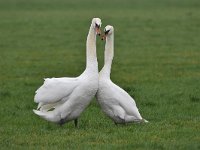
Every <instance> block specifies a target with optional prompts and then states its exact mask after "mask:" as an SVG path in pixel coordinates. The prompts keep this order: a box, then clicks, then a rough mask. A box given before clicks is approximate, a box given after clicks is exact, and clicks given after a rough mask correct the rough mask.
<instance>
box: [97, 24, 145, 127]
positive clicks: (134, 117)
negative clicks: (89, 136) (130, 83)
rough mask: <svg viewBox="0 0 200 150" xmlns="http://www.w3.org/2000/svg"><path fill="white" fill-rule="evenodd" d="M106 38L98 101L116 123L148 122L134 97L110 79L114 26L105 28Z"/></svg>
mask: <svg viewBox="0 0 200 150" xmlns="http://www.w3.org/2000/svg"><path fill="white" fill-rule="evenodd" d="M104 32H105V35H104V36H103V37H102V40H103V39H105V38H106V44H105V52H104V57H105V58H104V67H103V68H102V70H101V71H100V73H99V88H98V91H97V95H96V96H97V101H98V103H99V104H100V106H101V108H102V110H103V112H104V113H105V114H106V115H107V116H109V117H110V118H111V119H112V120H113V121H114V122H115V124H118V123H122V124H125V123H129V122H133V121H135V122H148V121H146V120H145V119H143V118H142V117H141V115H140V113H139V111H138V108H137V106H136V104H135V101H134V99H133V98H132V97H131V96H130V95H129V94H128V93H127V92H126V91H124V90H123V89H122V88H120V87H119V86H117V85H116V84H114V83H113V82H112V81H111V80H110V71H111V65H112V59H113V56H114V28H113V27H112V26H110V25H108V26H106V27H105V29H104Z"/></svg>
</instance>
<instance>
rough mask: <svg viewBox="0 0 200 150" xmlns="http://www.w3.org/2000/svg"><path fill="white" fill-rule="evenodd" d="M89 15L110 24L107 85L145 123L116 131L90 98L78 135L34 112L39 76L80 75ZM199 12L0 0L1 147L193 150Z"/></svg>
mask: <svg viewBox="0 0 200 150" xmlns="http://www.w3.org/2000/svg"><path fill="white" fill-rule="evenodd" d="M96 16H97V17H100V18H101V19H102V22H103V27H104V26H106V25H107V24H111V25H113V26H114V27H115V58H114V61H113V67H112V75H111V77H112V80H113V81H114V82H115V83H117V84H118V85H120V86H121V87H122V88H124V89H125V90H126V91H127V92H128V93H129V94H130V95H132V96H133V97H134V98H135V100H136V102H137V105H138V107H139V109H140V112H141V114H142V116H143V117H144V118H146V119H147V120H149V121H150V123H149V124H130V125H127V126H122V125H119V126H115V125H114V123H113V122H112V121H111V120H109V119H108V118H107V117H106V116H105V115H104V114H103V113H102V112H101V110H100V108H99V107H98V104H97V103H96V101H95V100H93V101H92V103H91V105H90V107H88V108H87V109H86V111H85V112H84V113H83V114H82V116H81V118H80V127H79V129H75V128H74V126H73V123H72V122H70V123H68V124H65V125H64V126H63V127H60V126H58V125H55V124H53V123H48V122H47V121H45V120H42V119H41V118H39V117H37V116H36V115H34V114H33V112H32V109H33V108H36V104H35V103H34V102H33V97H34V92H35V90H36V89H37V88H38V87H39V86H40V85H41V84H42V83H43V78H45V77H63V76H78V75H79V74H80V73H82V71H83V70H84V68H85V41H86V36H87V32H88V29H89V25H90V21H91V19H92V18H93V17H96ZM199 16H200V2H199V0H190V1H189V0H151V1H150V0H140V1H139V0H138V1H137V0H123V1H121V0H115V1H107V0H99V1H92V0H85V1H84V2H83V1H81V0H71V1H68V0H60V1H56V0H52V1H49V0H29V1H27V0H0V114H1V117H0V149H20V150H21V149H67V148H68V149H192V150H194V149H200V118H199V115H200V87H199V86H200V42H199V41H200V28H199V27H200V18H199ZM97 50H98V61H99V69H101V67H102V65H103V51H104V42H102V41H101V40H100V39H99V38H98V41H97Z"/></svg>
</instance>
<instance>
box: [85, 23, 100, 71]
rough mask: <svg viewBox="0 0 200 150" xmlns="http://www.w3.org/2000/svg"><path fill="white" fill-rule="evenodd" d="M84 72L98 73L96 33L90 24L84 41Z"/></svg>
mask: <svg viewBox="0 0 200 150" xmlns="http://www.w3.org/2000/svg"><path fill="white" fill-rule="evenodd" d="M86 58H87V60H86V70H88V69H89V70H95V71H96V70H97V71H98V63H97V56H96V32H95V29H94V28H93V25H92V24H91V26H90V30H89V33H88V36H87V41H86Z"/></svg>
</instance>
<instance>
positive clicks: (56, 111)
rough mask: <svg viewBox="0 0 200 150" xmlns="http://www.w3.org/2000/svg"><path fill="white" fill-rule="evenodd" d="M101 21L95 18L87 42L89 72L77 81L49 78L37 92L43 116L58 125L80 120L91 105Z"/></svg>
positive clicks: (85, 72) (94, 91)
mask: <svg viewBox="0 0 200 150" xmlns="http://www.w3.org/2000/svg"><path fill="white" fill-rule="evenodd" d="M100 26H101V20H100V19H99V18H93V19H92V23H91V26H90V30H89V33H88V36H87V42H86V53H87V54H86V55H87V56H86V57H87V61H86V63H87V64H86V69H85V71H84V72H83V73H82V74H81V75H80V76H79V77H76V78H67V77H63V78H47V79H45V81H44V84H43V85H42V86H41V87H40V88H39V89H38V90H37V91H36V95H35V98H34V101H35V102H36V103H38V110H33V111H34V113H35V114H37V115H39V116H40V117H42V118H44V119H46V120H48V121H51V122H55V123H59V124H63V123H65V122H68V121H71V120H75V125H76V126H77V119H78V117H79V116H80V114H81V113H82V112H83V111H84V109H85V108H86V107H87V106H88V105H89V103H90V101H91V100H92V98H93V97H94V95H95V94H96V92H97V89H98V62H97V57H96V34H99V32H100V31H99V28H100Z"/></svg>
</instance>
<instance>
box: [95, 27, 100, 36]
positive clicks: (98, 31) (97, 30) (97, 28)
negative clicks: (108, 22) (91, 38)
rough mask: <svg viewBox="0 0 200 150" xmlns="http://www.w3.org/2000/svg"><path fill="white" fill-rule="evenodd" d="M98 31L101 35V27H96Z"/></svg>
mask: <svg viewBox="0 0 200 150" xmlns="http://www.w3.org/2000/svg"><path fill="white" fill-rule="evenodd" d="M96 33H97V34H98V35H99V36H100V35H101V30H100V27H96Z"/></svg>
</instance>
